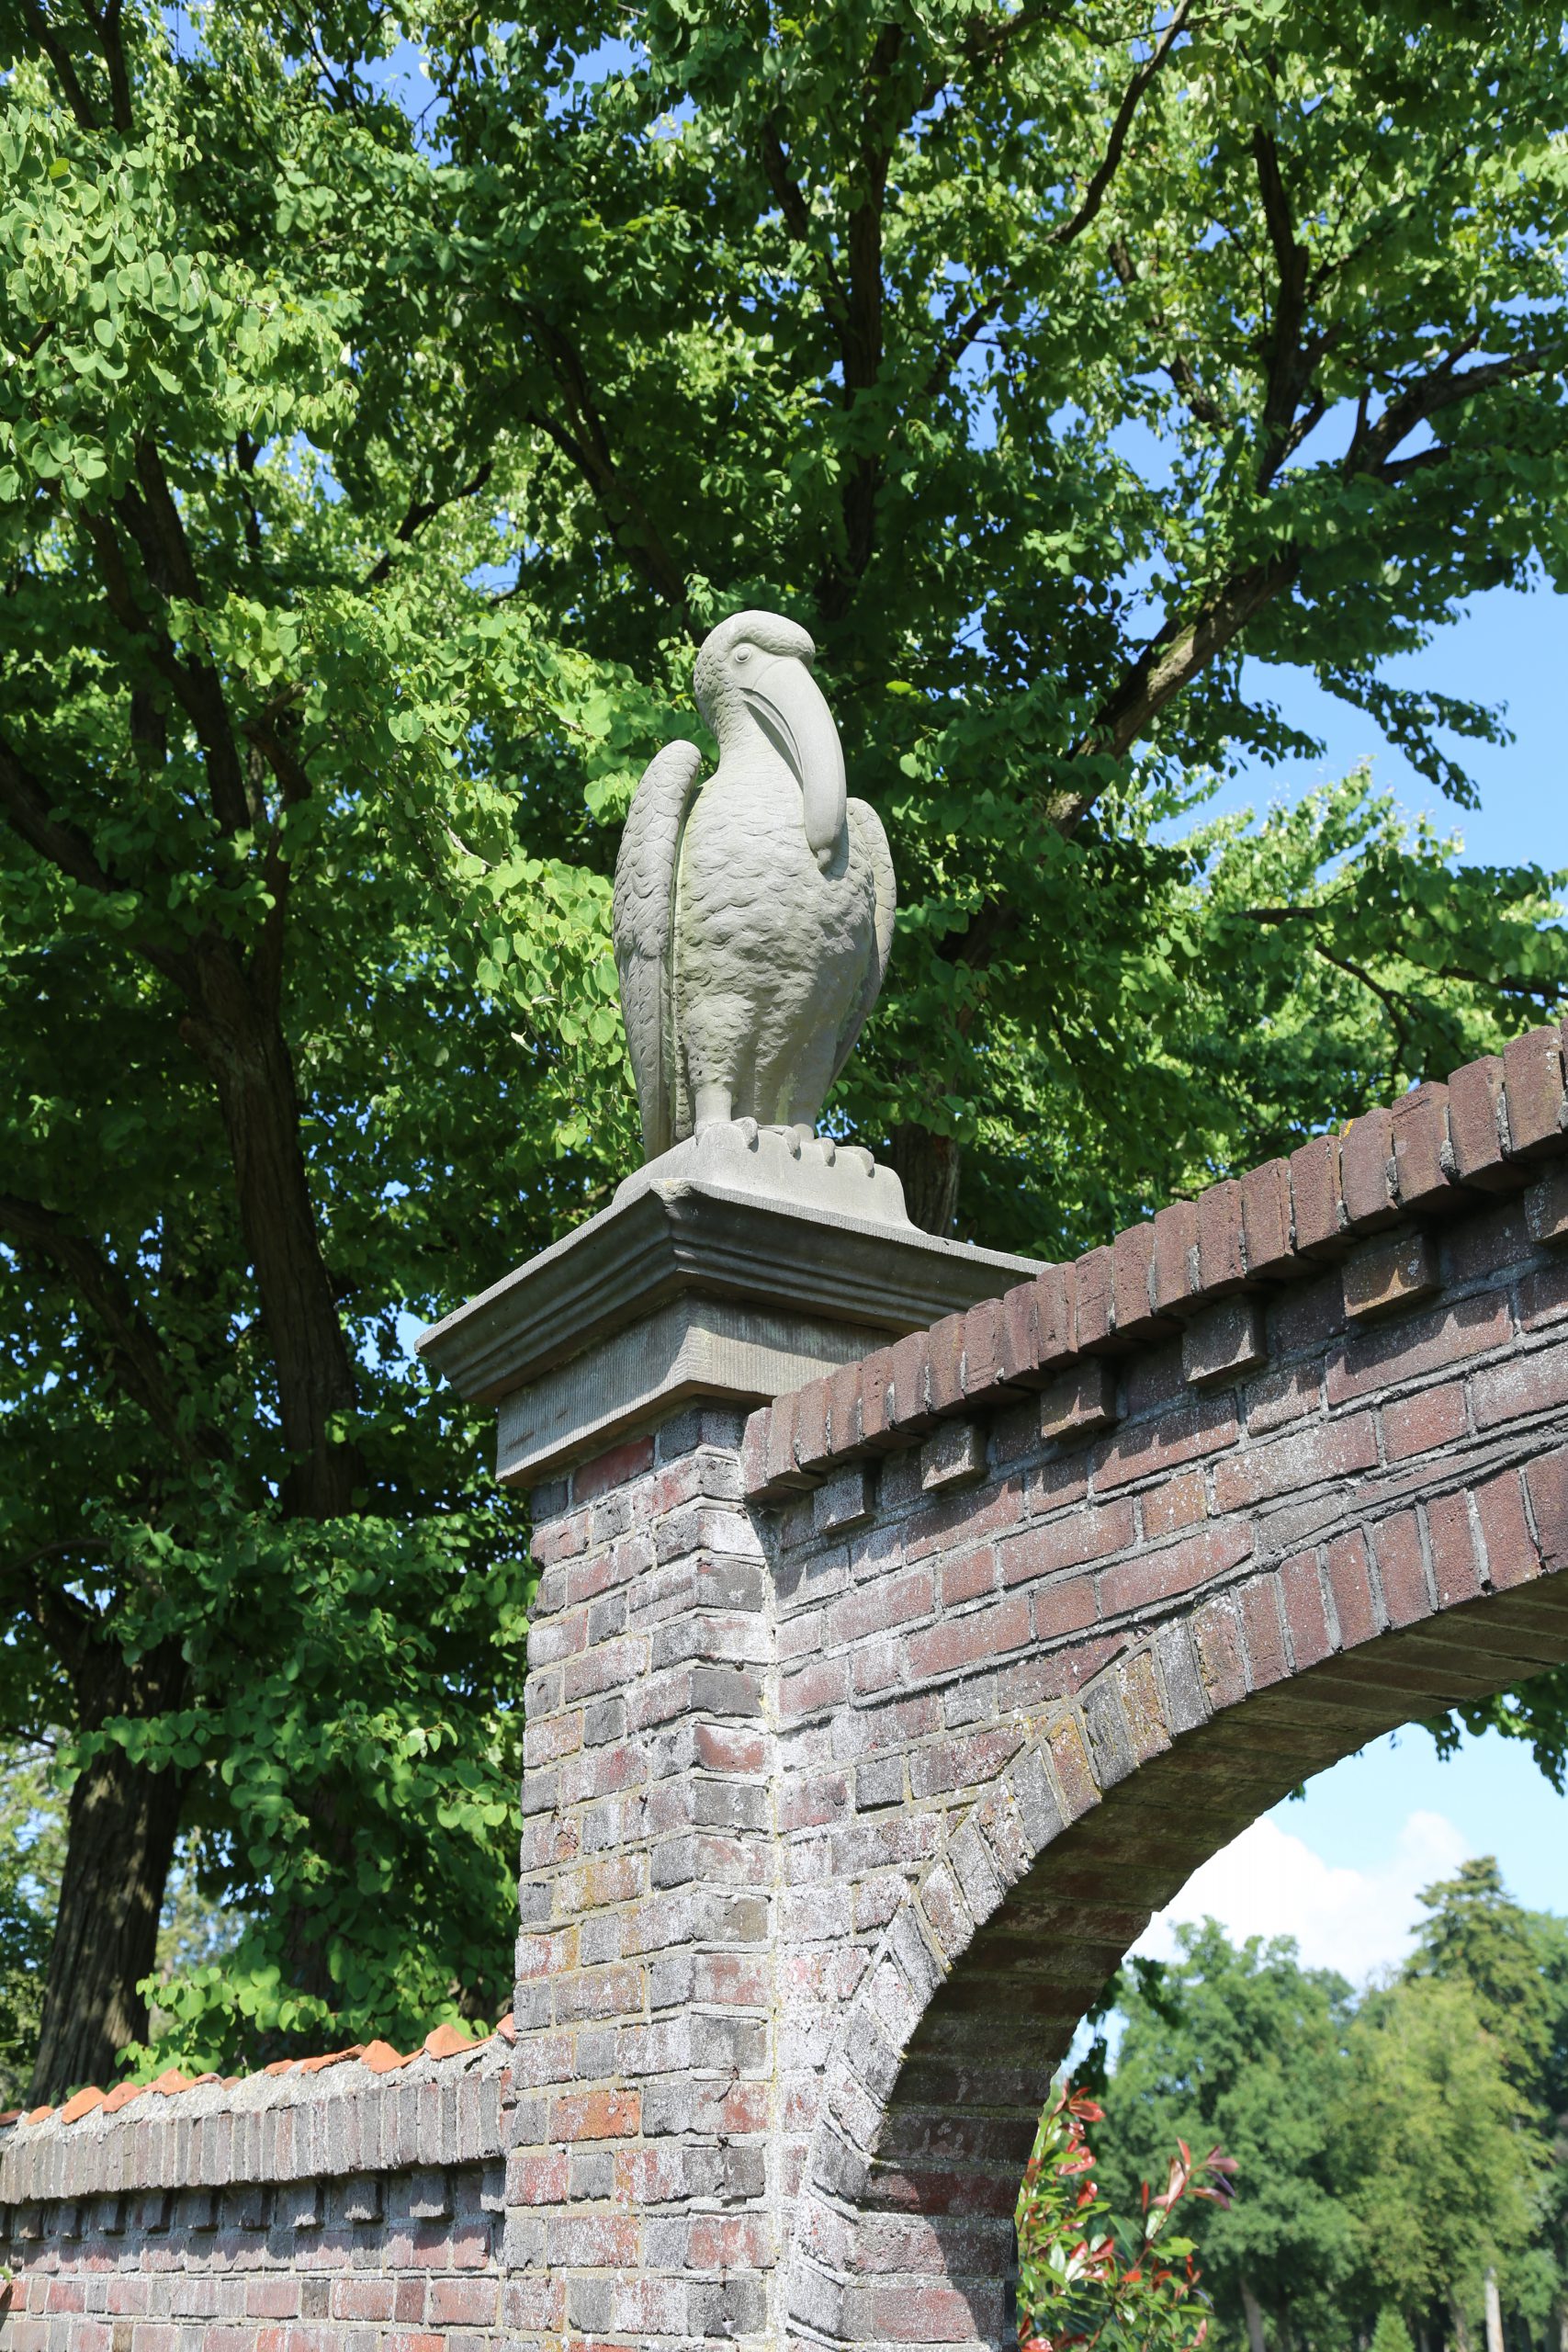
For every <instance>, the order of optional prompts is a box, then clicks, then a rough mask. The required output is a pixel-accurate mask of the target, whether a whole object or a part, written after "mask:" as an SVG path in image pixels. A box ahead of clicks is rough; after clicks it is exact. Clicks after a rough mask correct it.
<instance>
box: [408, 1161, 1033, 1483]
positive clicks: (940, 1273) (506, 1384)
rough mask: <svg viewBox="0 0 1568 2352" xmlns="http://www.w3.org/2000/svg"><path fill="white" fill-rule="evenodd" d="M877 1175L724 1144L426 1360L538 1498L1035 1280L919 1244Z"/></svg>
mask: <svg viewBox="0 0 1568 2352" xmlns="http://www.w3.org/2000/svg"><path fill="white" fill-rule="evenodd" d="M792 1144H793V1146H794V1148H793V1149H792V1148H791V1147H792ZM868 1162H869V1155H868V1154H865V1153H862V1152H858V1151H853V1150H846V1149H838V1148H835V1147H834V1146H833V1145H832V1144H831V1143H829V1142H827V1141H825V1140H824V1139H823V1138H820V1137H807V1138H805V1139H804V1140H802V1139H800V1138H791V1137H785V1136H782V1135H780V1134H779V1133H778V1132H777V1131H773V1130H769V1129H766V1128H763V1129H759V1130H756V1131H755V1132H754V1136H753V1137H752V1138H751V1139H750V1140H748V1138H747V1137H746V1136H745V1133H744V1130H743V1128H742V1127H741V1126H739V1125H728V1126H722V1127H716V1128H710V1129H706V1130H705V1132H704V1133H703V1134H702V1135H701V1136H696V1137H694V1138H693V1139H692V1141H691V1142H689V1143H687V1144H682V1145H680V1146H677V1147H676V1148H675V1149H673V1150H672V1151H671V1153H669V1154H668V1155H667V1157H666V1159H663V1160H660V1161H656V1162H654V1163H653V1164H652V1165H651V1166H650V1167H649V1168H646V1169H644V1170H642V1171H641V1172H640V1174H639V1175H638V1176H637V1177H636V1178H634V1179H632V1180H631V1182H629V1183H628V1184H627V1185H626V1186H624V1187H623V1188H622V1191H621V1193H619V1194H618V1195H617V1197H616V1199H615V1202H614V1203H613V1204H612V1205H611V1206H610V1207H609V1208H608V1209H605V1210H603V1211H601V1213H600V1214H599V1216H595V1217H591V1218H590V1219H589V1220H588V1222H587V1223H586V1224H585V1225H582V1226H580V1227H578V1229H577V1231H576V1232H575V1233H571V1234H569V1235H568V1236H567V1238H565V1240H563V1241H558V1242H557V1243H556V1244H555V1245H554V1247H553V1248H551V1249H549V1250H545V1251H543V1252H542V1253H541V1255H540V1256H538V1257H537V1258H535V1259H533V1260H531V1261H530V1262H529V1263H528V1264H527V1265H526V1266H524V1267H521V1268H519V1269H518V1271H517V1272H515V1273H512V1274H509V1275H507V1276H506V1278H505V1279H504V1281H502V1282H500V1283H496V1284H495V1285H494V1287H493V1288H492V1289H491V1290H488V1291H485V1292H483V1293H481V1295H479V1297H478V1298H476V1299H473V1300H471V1301H470V1302H469V1304H468V1306H463V1307H459V1308H458V1310H457V1313H456V1314H455V1315H449V1316H448V1317H446V1319H445V1321H443V1322H440V1323H437V1324H436V1325H434V1328H433V1329H430V1330H428V1331H426V1332H425V1333H424V1334H423V1337H422V1338H421V1340H420V1341H419V1350H420V1353H421V1354H422V1355H423V1357H424V1358H425V1360H426V1361H427V1362H428V1363H432V1364H434V1366H435V1368H436V1369H437V1370H438V1371H439V1372H441V1373H443V1374H445V1375H446V1378H447V1379H448V1380H450V1381H451V1382H452V1384H453V1385H454V1386H455V1387H456V1388H457V1389H458V1390H459V1392H460V1393H461V1394H462V1395H463V1396H464V1397H468V1398H470V1399H472V1400H473V1401H475V1402H478V1403H483V1404H494V1405H496V1406H497V1407H498V1408H499V1409H498V1424H499V1440H498V1454H497V1475H498V1476H499V1477H500V1478H501V1479H502V1482H503V1483H504V1484H507V1485H516V1484H525V1483H526V1484H533V1483H536V1482H537V1481H539V1480H541V1479H544V1478H547V1477H551V1476H556V1475H558V1473H559V1472H560V1471H561V1470H562V1469H564V1468H566V1467H569V1466H570V1464H571V1463H572V1462H573V1461H576V1460H580V1459H581V1458H582V1456H583V1455H584V1454H588V1453H597V1452H599V1451H601V1450H602V1449H603V1448H604V1447H606V1446H608V1445H611V1444H614V1443H615V1442H617V1441H618V1440H619V1439H621V1438H623V1437H626V1436H627V1435H630V1434H632V1433H635V1432H637V1431H638V1430H647V1429H649V1428H651V1427H652V1426H653V1425H654V1423H655V1421H656V1420H658V1419H660V1417H662V1416H663V1415H666V1414H668V1413H669V1412H670V1411H671V1410H672V1409H673V1408H675V1407H677V1406H679V1405H680V1404H681V1403H682V1401H684V1400H685V1399H687V1398H691V1397H709V1398H713V1399H715V1400H723V1401H725V1402H727V1403H732V1404H735V1405H755V1404H758V1403H760V1402H761V1401H762V1400H763V1399H765V1398H768V1397H775V1396H777V1395H779V1394H780V1392H781V1391H783V1390H786V1389H790V1388H795V1387H798V1386H799V1385H800V1384H801V1383H802V1382H803V1381H806V1380H809V1379H810V1378H811V1377H812V1375H813V1374H816V1373H818V1372H820V1371H822V1370H823V1369H824V1368H825V1367H830V1366H833V1365H837V1364H841V1363H848V1362H851V1361H852V1360H853V1359H854V1358H856V1357H859V1356H862V1355H863V1354H865V1352H866V1351H867V1350H868V1349H871V1348H874V1347H876V1346H878V1345H879V1344H880V1343H881V1342H882V1341H884V1340H887V1339H888V1338H889V1337H897V1336H898V1335H900V1334H903V1333H905V1332H909V1331H915V1330H919V1329H922V1328H923V1327H924V1326H925V1325H927V1324H929V1323H931V1322H932V1321H933V1320H934V1319H936V1318H937V1317H941V1316H943V1315H948V1314H952V1313H953V1312H955V1311H959V1310H961V1309H963V1308H964V1307H967V1306H973V1305H974V1304H975V1302H976V1300H978V1299H983V1298H994V1297H996V1296H997V1295H998V1294H999V1293H1001V1292H1003V1291H1005V1290H1007V1289H1009V1288H1010V1286H1011V1285H1013V1284H1015V1283H1018V1282H1020V1281H1021V1280H1022V1279H1024V1278H1025V1277H1027V1276H1028V1275H1031V1274H1032V1273H1033V1272H1035V1271H1036V1269H1035V1265H1034V1262H1033V1261H1032V1260H1029V1259H1025V1258H1013V1257H1009V1256H1005V1255H1003V1254H1002V1253H1001V1252H999V1251H997V1250H976V1249H973V1248H970V1247H968V1246H966V1245H964V1244H962V1243H959V1242H954V1241H942V1240H939V1239H937V1238H935V1237H934V1236H933V1235H931V1234H928V1233H922V1232H920V1231H919V1228H918V1227H915V1226H912V1225H910V1224H909V1223H908V1220H907V1219H906V1218H903V1217H902V1215H901V1213H902V1209H903V1196H902V1193H900V1191H899V1189H898V1182H897V1177H896V1176H894V1175H893V1174H892V1173H891V1171H890V1170H886V1169H882V1168H877V1167H875V1165H874V1163H873V1164H868ZM667 1169H668V1170H671V1172H669V1173H666V1172H665V1170H667ZM786 1171H787V1173H786ZM795 1182H798V1187H799V1189H798V1192H797V1193H794V1194H793V1195H792V1194H790V1193H788V1192H787V1191H786V1189H785V1188H786V1187H787V1186H788V1185H789V1184H791V1183H795Z"/></svg>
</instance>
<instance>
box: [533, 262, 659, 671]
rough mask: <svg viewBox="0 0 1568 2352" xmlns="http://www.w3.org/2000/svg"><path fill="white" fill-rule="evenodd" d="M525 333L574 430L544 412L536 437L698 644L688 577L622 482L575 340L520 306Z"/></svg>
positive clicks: (536, 418)
mask: <svg viewBox="0 0 1568 2352" xmlns="http://www.w3.org/2000/svg"><path fill="white" fill-rule="evenodd" d="M516 307H517V311H518V315H519V318H520V320H521V322H522V324H523V327H524V331H525V333H526V334H528V335H529V336H530V337H531V338H532V339H533V340H534V341H535V342H536V343H537V344H538V345H540V347H541V348H542V349H543V351H544V353H545V355H546V361H547V366H548V368H549V369H550V373H551V374H552V375H553V376H554V378H555V379H556V383H557V385H558V389H559V390H560V393H561V396H562V399H563V401H564V402H565V405H566V408H567V410H568V413H569V414H570V418H571V422H570V424H561V422H560V421H559V419H558V418H557V417H553V416H550V415H549V414H547V413H546V412H545V411H543V410H540V409H531V410H529V411H528V412H527V420H526V421H527V422H528V424H531V425H532V426H533V427H534V429H535V430H536V432H539V433H543V434H544V435H546V436H547V439H549V440H550V441H553V442H554V444H555V446H556V447H557V448H558V450H559V451H560V452H561V455H562V456H563V457H564V458H567V459H568V461H569V462H570V465H571V466H572V467H573V468H574V469H575V470H576V471H577V472H578V473H579V474H580V475H581V478H582V480H583V481H584V482H585V483H586V484H587V486H588V488H589V490H590V491H592V494H593V497H594V500H595V502H596V503H597V505H598V507H599V511H600V513H601V514H602V515H604V520H605V523H606V524H607V525H608V526H609V530H610V534H611V537H613V538H614V540H615V544H616V545H617V547H622V548H625V550H626V553H627V554H628V555H630V557H631V558H632V560H633V561H634V562H635V563H636V564H637V567H638V569H639V570H640V571H641V572H642V575H643V577H644V579H645V580H646V581H647V582H648V583H649V587H650V588H651V589H652V590H653V592H654V594H656V595H657V596H660V597H662V598H663V600H664V602H665V603H666V604H669V605H673V606H674V607H675V609H676V611H677V612H678V613H679V614H680V615H681V617H682V625H683V627H684V628H685V630H686V633H687V635H688V636H689V637H690V638H691V639H692V640H693V642H694V643H695V642H696V637H697V632H696V629H695V627H694V623H693V620H692V616H691V607H690V603H689V600H688V597H687V594H686V582H685V576H684V574H683V573H682V571H681V568H680V566H679V565H678V564H677V563H676V561H675V560H674V559H673V557H672V556H671V553H670V551H669V549H668V548H666V547H665V545H664V542H663V540H662V539H661V537H660V534H659V532H658V530H657V528H656V527H655V525H654V522H653V518H652V516H651V515H649V512H648V509H647V507H646V506H645V505H644V503H643V502H642V500H641V498H640V497H639V496H638V495H637V492H636V491H634V490H631V489H629V488H628V487H627V485H626V482H625V481H623V480H622V477H621V473H620V469H619V468H618V466H617V465H616V463H615V455H614V453H613V451H612V449H611V447H610V440H609V435H608V434H607V433H606V431H605V429H604V421H603V419H602V418H601V416H600V414H599V411H598V406H597V403H596V402H595V401H594V398H593V392H592V386H591V385H590V383H589V380H588V372H587V370H586V368H584V367H583V365H582V361H581V356H580V355H579V354H578V352H577V350H576V349H575V347H574V346H573V345H572V343H571V341H570V337H569V336H568V335H567V334H564V333H563V331H562V330H561V329H560V328H559V327H558V326H556V325H555V324H554V323H552V322H547V321H546V320H544V319H541V318H539V317H538V316H537V314H536V313H535V312H534V311H528V310H525V309H524V308H523V306H522V305H520V304H519V305H517V306H516Z"/></svg>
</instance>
